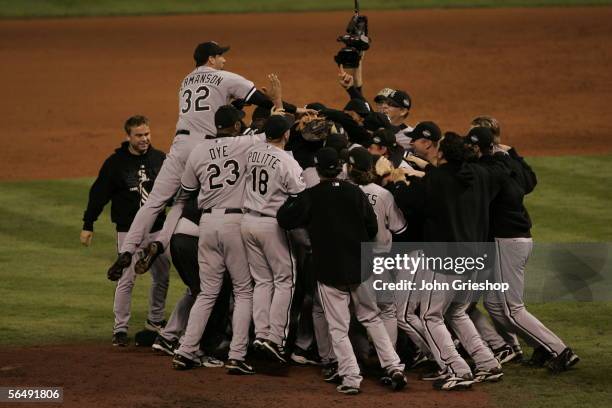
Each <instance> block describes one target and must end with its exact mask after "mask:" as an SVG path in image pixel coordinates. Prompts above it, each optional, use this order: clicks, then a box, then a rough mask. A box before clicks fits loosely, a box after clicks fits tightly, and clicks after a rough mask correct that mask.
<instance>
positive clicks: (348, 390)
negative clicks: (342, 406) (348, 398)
mask: <svg viewBox="0 0 612 408" xmlns="http://www.w3.org/2000/svg"><path fill="white" fill-rule="evenodd" d="M336 391H338V392H341V393H342V394H346V395H357V394H359V387H352V386H350V385H344V384H340V385H339V386H337V387H336Z"/></svg>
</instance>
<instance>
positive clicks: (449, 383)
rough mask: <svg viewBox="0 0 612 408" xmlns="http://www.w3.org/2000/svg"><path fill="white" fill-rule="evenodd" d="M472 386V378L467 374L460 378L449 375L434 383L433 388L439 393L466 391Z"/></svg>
mask: <svg viewBox="0 0 612 408" xmlns="http://www.w3.org/2000/svg"><path fill="white" fill-rule="evenodd" d="M472 384H474V376H472V373H467V374H464V375H462V376H460V377H459V376H454V375H451V376H449V377H448V378H446V379H442V380H438V381H434V383H433V387H434V388H435V389H436V390H440V391H460V390H467V389H468V388H470V387H471V386H472Z"/></svg>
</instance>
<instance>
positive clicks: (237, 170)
mask: <svg viewBox="0 0 612 408" xmlns="http://www.w3.org/2000/svg"><path fill="white" fill-rule="evenodd" d="M264 140H265V135H264V134H263V133H260V134H257V135H253V136H236V137H221V138H217V139H206V140H204V141H203V142H202V143H201V144H200V145H198V146H197V147H196V148H195V149H194V150H193V152H191V154H190V155H189V158H188V159H187V164H186V165H185V171H184V173H183V176H182V177H181V187H182V188H183V190H186V191H196V190H198V189H199V190H200V193H199V195H198V208H200V209H202V210H206V209H209V208H242V204H243V202H244V187H245V183H244V182H245V166H246V159H247V153H248V151H249V150H250V149H251V148H252V147H253V145H254V144H256V143H261V142H263V141H264Z"/></svg>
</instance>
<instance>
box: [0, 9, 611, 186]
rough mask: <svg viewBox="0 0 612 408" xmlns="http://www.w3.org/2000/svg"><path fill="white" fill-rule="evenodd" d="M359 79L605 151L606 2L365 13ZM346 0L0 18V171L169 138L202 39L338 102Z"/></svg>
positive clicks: (258, 76) (533, 135) (461, 128)
mask: <svg viewBox="0 0 612 408" xmlns="http://www.w3.org/2000/svg"><path fill="white" fill-rule="evenodd" d="M367 15H368V17H369V18H370V30H371V34H372V37H373V45H372V49H371V50H370V51H369V52H368V54H367V56H366V59H365V68H364V77H365V88H364V91H365V94H366V96H368V97H369V98H372V97H373V95H374V94H375V93H376V92H377V91H378V89H380V88H382V87H386V86H390V87H395V88H399V89H405V90H407V91H408V92H409V93H410V95H411V96H412V99H413V104H414V107H413V109H412V112H411V121H412V123H413V124H416V123H417V122H418V121H420V120H434V121H436V122H438V123H439V124H440V125H441V127H442V129H443V130H454V131H457V132H459V133H464V132H465V131H466V130H467V127H468V124H469V121H470V119H471V118H472V117H474V116H476V115H479V114H489V115H492V116H495V117H496V118H498V119H499V120H500V122H501V124H502V136H503V139H504V142H505V143H507V144H512V145H515V146H516V147H517V148H518V149H519V150H520V151H521V152H522V153H523V154H526V155H557V154H582V153H609V152H611V151H612V149H611V147H610V143H609V140H610V136H612V121H610V118H611V117H612V24H610V21H612V8H610V7H593V8H558V9H553V8H541V9H499V10H493V9H469V10H414V11H385V12H368V13H367ZM349 17H350V12H348V11H347V12H334V13H301V14H243V15H209V16H207V15H199V16H167V17H125V18H124V17H116V18H87V19H65V20H59V19H46V20H22V21H20V20H2V21H0V60H1V61H2V64H1V65H0V89H2V96H3V97H2V99H1V100H0V112H2V121H1V122H0V129H1V133H0V140H1V141H2V145H3V146H4V155H3V160H1V161H0V179H2V180H15V179H32V178H59V177H83V176H93V175H95V174H96V172H97V170H98V169H99V167H100V165H101V163H102V161H103V160H104V159H105V158H106V157H107V156H108V155H109V154H110V153H111V152H112V150H113V149H114V148H116V147H117V146H118V145H119V143H120V141H121V140H122V138H123V133H122V125H123V121H124V120H125V119H126V118H127V117H128V116H130V115H132V114H135V113H141V114H144V115H147V116H149V117H150V118H151V120H152V130H153V136H154V139H153V143H154V145H155V146H157V147H158V148H161V149H164V150H167V149H168V148H169V146H170V143H171V140H172V137H173V134H174V125H175V123H176V117H177V112H178V95H177V90H178V84H179V82H180V80H181V79H182V78H183V76H184V75H185V74H187V73H188V72H189V71H190V70H191V69H192V68H193V61H192V58H191V55H192V53H193V49H194V46H195V45H196V44H197V43H198V42H201V41H205V40H208V39H215V40H217V41H219V42H221V43H223V44H229V45H231V47H232V49H231V51H230V52H229V53H228V55H227V58H228V63H227V65H226V69H228V70H230V71H234V72H237V73H240V74H242V75H244V76H245V77H247V78H250V79H252V80H253V81H255V83H256V85H257V86H259V87H261V86H265V85H266V74H267V73H270V72H275V73H278V74H279V76H280V78H281V80H282V81H283V90H284V96H285V99H286V100H288V101H291V102H294V103H296V104H298V105H303V104H306V103H308V102H312V101H321V102H324V103H326V104H329V105H331V106H335V107H342V106H343V105H344V103H345V102H346V94H345V93H344V91H343V90H342V89H341V88H340V87H339V85H338V84H337V82H336V69H337V68H336V66H335V64H334V62H333V61H332V56H333V55H334V54H335V53H336V51H337V50H338V49H339V46H340V44H339V43H337V42H336V41H335V38H336V36H337V35H339V34H341V33H342V31H343V30H344V27H345V25H346V22H347V21H348V19H349Z"/></svg>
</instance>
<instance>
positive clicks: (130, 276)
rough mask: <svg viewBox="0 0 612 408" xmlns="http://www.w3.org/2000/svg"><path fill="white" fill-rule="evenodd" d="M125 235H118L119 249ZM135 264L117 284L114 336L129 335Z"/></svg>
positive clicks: (122, 233) (114, 305)
mask: <svg viewBox="0 0 612 408" xmlns="http://www.w3.org/2000/svg"><path fill="white" fill-rule="evenodd" d="M125 235H126V233H125V232H118V233H117V247H120V246H121V244H122V242H123V239H124V238H125ZM134 263H135V260H134V259H132V263H131V264H130V266H129V267H128V268H126V269H125V271H124V272H123V275H121V278H120V279H119V281H118V282H117V287H116V288H115V299H114V303H113V312H114V314H115V324H114V327H113V334H117V333H120V332H122V333H127V331H128V323H129V321H130V312H131V305H132V289H133V288H134V282H135V281H136V274H135V273H134Z"/></svg>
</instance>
